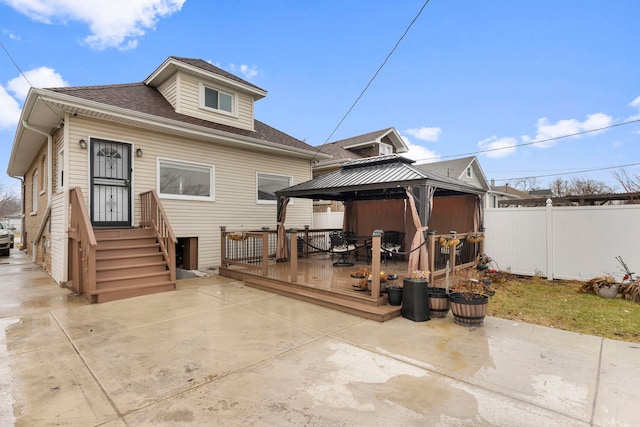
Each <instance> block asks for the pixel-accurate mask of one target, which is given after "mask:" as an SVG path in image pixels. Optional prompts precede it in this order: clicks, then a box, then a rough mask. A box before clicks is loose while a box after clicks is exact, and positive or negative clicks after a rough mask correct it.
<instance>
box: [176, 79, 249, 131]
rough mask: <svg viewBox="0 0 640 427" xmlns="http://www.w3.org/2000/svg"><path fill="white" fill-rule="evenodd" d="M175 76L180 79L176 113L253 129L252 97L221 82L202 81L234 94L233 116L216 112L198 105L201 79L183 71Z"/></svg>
mask: <svg viewBox="0 0 640 427" xmlns="http://www.w3.org/2000/svg"><path fill="white" fill-rule="evenodd" d="M176 78H178V79H179V81H180V85H179V93H178V96H179V98H180V99H179V102H178V108H177V109H176V111H177V112H178V113H180V114H186V115H188V116H192V117H197V118H200V119H203V120H209V121H212V122H216V123H222V124H224V125H228V126H233V127H236V128H240V129H248V130H253V97H251V96H249V95H246V94H243V93H239V92H237V91H236V90H234V89H233V88H231V87H228V86H224V85H222V84H218V83H214V82H203V83H205V84H206V85H207V86H209V87H212V88H215V89H219V90H221V91H224V92H228V93H232V94H235V97H236V104H235V106H236V108H237V111H236V114H235V116H231V115H228V114H223V113H216V112H214V111H210V110H207V109H204V108H201V107H200V83H201V82H202V80H199V79H197V78H196V77H194V76H191V75H188V74H184V73H178V74H177V77H176Z"/></svg>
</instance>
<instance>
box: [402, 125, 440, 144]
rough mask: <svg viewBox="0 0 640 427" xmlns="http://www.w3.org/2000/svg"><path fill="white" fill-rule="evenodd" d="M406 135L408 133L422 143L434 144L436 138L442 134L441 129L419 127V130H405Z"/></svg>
mask: <svg viewBox="0 0 640 427" xmlns="http://www.w3.org/2000/svg"><path fill="white" fill-rule="evenodd" d="M405 132H406V133H408V134H409V135H411V136H414V137H416V138H418V139H419V140H422V141H429V142H436V141H438V138H439V137H440V134H441V133H442V129H440V128H435V127H432V128H428V127H425V126H423V127H421V128H412V129H407V130H405Z"/></svg>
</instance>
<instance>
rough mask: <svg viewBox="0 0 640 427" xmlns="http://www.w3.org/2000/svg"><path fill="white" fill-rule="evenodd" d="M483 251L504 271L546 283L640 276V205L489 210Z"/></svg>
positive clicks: (486, 213)
mask: <svg viewBox="0 0 640 427" xmlns="http://www.w3.org/2000/svg"><path fill="white" fill-rule="evenodd" d="M484 225H485V252H486V254H487V255H489V256H490V257H491V258H493V259H494V260H495V262H496V264H497V265H498V267H499V268H500V269H501V270H507V269H510V270H511V272H512V273H514V274H522V275H528V276H533V275H536V274H539V275H542V276H544V277H546V278H547V279H549V280H551V279H570V280H572V279H573V280H581V281H584V280H590V279H593V278H594V277H598V276H602V275H611V276H613V277H614V278H615V279H616V280H621V278H622V276H624V271H623V270H622V267H621V265H620V264H619V263H618V261H616V259H615V257H616V256H621V257H622V258H623V260H624V261H625V263H626V264H627V265H628V266H629V268H630V269H631V271H635V272H637V273H639V274H640V205H613V206H572V207H565V206H562V207H560V206H558V207H554V206H551V204H550V203H548V204H547V206H546V207H536V208H499V209H485V211H484Z"/></svg>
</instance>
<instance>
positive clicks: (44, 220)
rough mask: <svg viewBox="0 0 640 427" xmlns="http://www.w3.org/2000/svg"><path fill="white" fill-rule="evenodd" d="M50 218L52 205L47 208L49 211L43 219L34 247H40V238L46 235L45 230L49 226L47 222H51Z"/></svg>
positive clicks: (34, 240)
mask: <svg viewBox="0 0 640 427" xmlns="http://www.w3.org/2000/svg"><path fill="white" fill-rule="evenodd" d="M50 216H51V204H49V205H48V206H47V210H46V211H45V212H44V216H43V217H42V222H40V228H38V233H37V234H36V238H35V239H33V246H34V247H36V246H38V243H39V242H40V238H41V237H42V234H43V233H44V228H45V226H46V225H47V221H48V220H49V217H50Z"/></svg>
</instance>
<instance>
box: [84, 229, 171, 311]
mask: <svg viewBox="0 0 640 427" xmlns="http://www.w3.org/2000/svg"><path fill="white" fill-rule="evenodd" d="M94 234H95V236H96V242H97V246H96V289H95V291H93V292H92V295H91V302H107V301H113V300H118V299H124V298H130V297H134V296H140V295H148V294H153V293H157V292H164V291H169V290H174V289H175V287H176V282H175V280H173V281H172V280H171V274H170V271H169V265H168V263H167V260H166V259H165V257H164V255H163V253H162V251H161V249H160V245H159V243H158V241H157V239H156V237H155V235H154V233H153V231H152V230H151V229H148V228H122V229H94Z"/></svg>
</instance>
